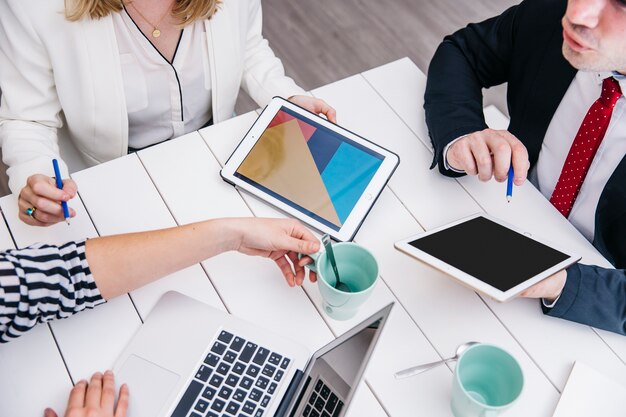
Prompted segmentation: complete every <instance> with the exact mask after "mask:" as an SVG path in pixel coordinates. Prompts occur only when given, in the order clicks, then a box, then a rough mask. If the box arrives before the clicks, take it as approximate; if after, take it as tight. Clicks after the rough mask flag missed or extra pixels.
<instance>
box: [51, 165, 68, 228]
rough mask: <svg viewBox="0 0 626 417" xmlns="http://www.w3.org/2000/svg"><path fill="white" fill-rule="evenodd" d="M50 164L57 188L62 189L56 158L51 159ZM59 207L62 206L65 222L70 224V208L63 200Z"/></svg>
mask: <svg viewBox="0 0 626 417" xmlns="http://www.w3.org/2000/svg"><path fill="white" fill-rule="evenodd" d="M52 166H53V167H54V176H55V177H56V181H57V188H58V189H59V190H62V189H63V180H62V179H61V171H60V170H59V163H58V162H57V160H56V159H53V160H52ZM61 207H63V216H64V217H65V223H67V224H68V225H69V224H70V209H69V208H68V207H67V203H66V202H65V201H61Z"/></svg>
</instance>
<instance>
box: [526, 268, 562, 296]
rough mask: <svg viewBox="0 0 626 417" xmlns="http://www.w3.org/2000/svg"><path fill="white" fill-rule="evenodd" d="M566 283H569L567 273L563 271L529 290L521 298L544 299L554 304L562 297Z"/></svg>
mask: <svg viewBox="0 0 626 417" xmlns="http://www.w3.org/2000/svg"><path fill="white" fill-rule="evenodd" d="M565 281H567V271H566V270H565V269H563V270H562V271H559V272H557V273H556V274H554V275H550V276H549V277H548V278H546V279H544V280H543V281H540V282H538V283H536V284H535V285H533V286H532V287H530V288H528V289H527V290H525V291H524V292H522V293H521V294H520V297H526V298H543V299H545V300H546V302H547V303H552V302H553V301H554V300H556V299H557V297H558V296H559V295H561V292H562V291H563V288H564V287H565Z"/></svg>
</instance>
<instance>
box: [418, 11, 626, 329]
mask: <svg viewBox="0 0 626 417" xmlns="http://www.w3.org/2000/svg"><path fill="white" fill-rule="evenodd" d="M624 74H626V0H525V1H523V2H522V3H520V4H519V5H517V6H514V7H511V8H510V9H508V10H506V11H505V12H504V13H502V14H501V15H500V16H497V17H494V18H492V19H488V20H486V21H484V22H481V23H478V24H470V25H468V26H467V27H466V28H464V29H461V30H459V31H458V32H456V33H454V34H453V35H450V36H448V37H446V38H445V39H444V41H443V43H442V44H441V45H440V46H439V48H438V50H437V52H436V53H435V56H434V57H433V60H432V62H431V65H430V68H429V71H428V83H427V87H426V95H425V104H424V107H425V110H426V122H427V124H428V128H429V132H430V136H431V139H432V142H433V146H434V149H435V159H434V162H433V166H434V165H436V164H438V165H439V169H440V171H441V172H442V173H443V174H444V175H448V176H459V175H465V174H470V175H478V177H479V178H480V179H481V180H482V181H488V180H490V179H491V178H495V180H496V181H504V180H506V178H507V173H508V171H509V167H510V166H511V165H512V167H513V170H514V175H515V177H514V178H515V179H514V182H515V184H516V185H521V184H522V183H523V182H524V181H525V180H526V179H527V177H528V179H530V180H531V181H532V182H533V184H534V185H535V186H537V188H538V189H539V190H540V191H541V192H542V193H543V194H544V195H545V196H546V198H549V199H550V201H551V202H552V203H553V204H554V206H555V208H557V210H559V211H560V212H561V213H562V214H563V215H564V216H565V217H567V218H568V220H569V221H570V222H571V223H572V224H574V226H575V227H576V228H577V229H578V230H579V231H580V232H581V233H582V234H583V235H584V236H585V237H587V239H589V240H590V241H591V242H592V243H593V245H594V246H595V247H596V248H597V249H598V251H600V253H602V254H603V255H604V256H605V257H606V258H607V259H608V260H609V261H610V262H611V263H612V264H613V265H614V266H615V268H617V269H606V268H600V267H598V266H591V265H583V264H580V263H579V264H576V265H573V266H571V267H569V268H567V269H566V270H564V271H561V272H559V273H557V274H555V275H553V276H552V277H550V278H548V279H546V280H544V281H543V282H541V283H539V284H537V285H535V286H534V287H531V288H530V289H529V290H527V291H526V292H525V293H523V294H522V296H526V297H535V298H542V308H543V310H544V312H545V313H546V314H549V315H551V316H555V317H562V318H565V319H568V320H573V321H577V322H580V323H585V324H589V325H592V326H594V327H598V328H602V329H607V330H611V331H614V332H618V333H622V334H626V273H625V271H624V268H626V157H625V155H626V99H625V98H624V96H623V94H622V93H621V91H622V90H623V91H626V76H624ZM504 82H508V93H507V102H508V110H509V114H510V117H511V121H510V125H509V128H508V130H507V131H498V130H492V129H488V128H487V125H486V124H485V121H484V117H483V112H482V107H483V106H482V88H488V87H491V86H494V85H498V84H502V83H504Z"/></svg>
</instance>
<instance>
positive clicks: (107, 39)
mask: <svg viewBox="0 0 626 417" xmlns="http://www.w3.org/2000/svg"><path fill="white" fill-rule="evenodd" d="M63 10H64V0H2V1H0V90H1V91H2V98H1V102H0V141H1V145H2V153H3V160H4V162H5V163H6V164H7V165H8V167H9V169H8V170H7V173H8V175H9V187H10V188H11V190H12V191H13V192H14V193H17V192H19V190H21V188H22V187H23V186H24V185H25V184H26V180H27V178H28V177H29V176H30V175H32V174H35V173H42V174H47V175H50V176H52V175H53V173H52V163H51V159H52V158H59V144H58V142H59V140H58V137H59V135H58V133H57V131H58V130H59V129H60V128H62V127H63V126H64V122H65V125H66V128H67V131H68V135H69V138H70V140H71V142H72V143H73V144H74V146H75V147H76V149H77V150H78V153H79V154H80V156H81V157H82V159H83V160H84V162H85V164H86V165H87V166H92V165H96V164H98V163H101V162H105V161H108V160H111V159H114V158H117V157H119V156H122V155H125V154H126V153H127V149H128V115H127V111H126V99H125V94H124V88H123V81H122V72H121V64H120V58H119V52H118V47H117V42H116V39H115V31H114V28H113V22H112V19H111V16H108V17H105V18H102V19H99V20H91V19H83V20H81V21H78V22H69V21H68V20H66V19H65V17H64V14H63ZM205 25H206V35H207V47H208V56H209V65H210V70H211V84H212V85H211V90H212V97H211V100H212V109H213V122H214V123H218V122H220V121H222V120H225V119H227V118H229V117H231V115H232V114H233V111H234V107H235V101H236V99H237V95H238V93H239V88H240V87H243V89H244V90H245V91H246V92H247V93H248V94H249V95H250V97H252V98H253V99H254V100H255V101H256V102H257V103H258V104H259V105H261V106H264V105H265V104H267V102H268V101H269V100H270V99H271V98H272V97H273V96H282V97H290V96H292V95H295V94H302V93H303V90H302V89H301V88H299V87H298V86H297V85H296V84H295V83H294V82H293V80H292V79H291V78H288V77H286V76H285V72H284V68H283V65H282V63H281V62H280V60H279V59H278V58H276V56H275V55H274V53H273V51H272V50H271V48H270V47H269V45H268V43H267V40H265V39H264V38H263V36H262V34H261V26H262V14H261V1H260V0H224V1H223V2H222V4H221V6H220V9H219V11H218V12H217V13H216V14H215V15H214V16H213V17H212V18H211V19H208V20H206V22H205ZM60 162H61V164H60V165H61V168H62V172H63V175H64V176H66V175H67V174H68V169H67V165H66V164H65V163H63V161H60Z"/></svg>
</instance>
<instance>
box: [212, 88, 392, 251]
mask: <svg viewBox="0 0 626 417" xmlns="http://www.w3.org/2000/svg"><path fill="white" fill-rule="evenodd" d="M398 163H399V159H398V156H397V155H396V154H394V153H393V152H391V151H389V150H387V149H385V148H383V147H380V146H378V145H376V144H374V143H372V142H370V141H368V140H366V139H364V138H362V137H360V136H358V135H356V134H355V133H352V132H350V131H348V130H346V129H344V128H342V127H340V126H337V125H335V124H333V123H330V122H328V121H327V120H326V119H324V118H322V117H319V116H317V115H314V114H312V113H310V112H308V111H306V110H304V109H302V108H300V107H298V106H296V105H295V104H293V103H291V102H289V101H286V100H284V99H282V98H278V97H275V98H274V99H272V101H271V102H270V104H269V105H268V106H267V107H266V108H265V109H264V110H263V112H262V113H261V115H260V116H259V118H258V119H257V120H256V122H255V123H254V125H253V126H252V127H251V128H250V130H249V131H248V133H247V134H246V136H245V137H244V139H243V140H242V141H241V143H240V144H239V146H238V147H237V149H235V151H234V153H233V154H232V155H231V157H230V158H229V159H228V161H227V162H226V165H225V166H224V168H223V169H222V172H221V174H222V177H223V178H224V179H225V180H226V181H228V182H229V183H231V184H234V185H236V186H237V187H240V188H242V189H244V190H246V191H248V192H250V193H252V194H254V195H256V196H258V197H260V198H262V199H264V200H266V201H268V202H270V203H271V204H273V205H274V206H276V207H278V208H279V209H281V210H283V211H285V212H287V213H289V214H292V215H293V216H295V217H297V218H298V219H300V220H302V221H303V222H305V223H308V224H309V225H311V226H313V227H315V228H316V229H318V230H320V231H321V232H324V233H329V234H330V235H331V236H332V237H334V238H335V239H336V240H340V241H346V240H351V239H352V238H353V236H354V234H355V233H356V231H357V230H358V228H359V226H360V225H361V223H362V222H363V220H364V218H365V216H366V215H367V213H368V212H369V210H370V209H371V207H372V205H373V204H374V201H375V200H376V198H377V197H378V195H379V194H380V192H381V191H382V189H383V187H384V186H385V184H386V183H387V181H388V180H389V178H390V177H391V174H392V173H393V172H394V170H395V169H396V167H397V165H398Z"/></svg>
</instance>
